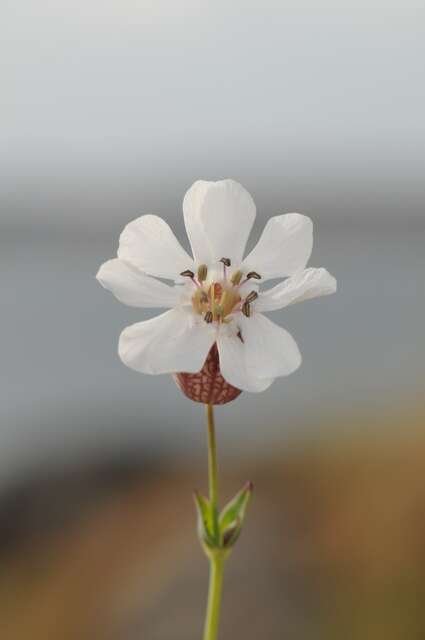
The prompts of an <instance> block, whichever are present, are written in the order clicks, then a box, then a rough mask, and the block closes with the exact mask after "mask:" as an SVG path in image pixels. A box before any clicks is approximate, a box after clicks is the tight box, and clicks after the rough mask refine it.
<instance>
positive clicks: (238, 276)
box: [230, 271, 243, 287]
mask: <svg viewBox="0 0 425 640" xmlns="http://www.w3.org/2000/svg"><path fill="white" fill-rule="evenodd" d="M242 278H243V273H242V271H235V273H234V274H233V275H232V277H231V278H230V282H231V283H232V284H233V286H235V287H237V286H238V285H239V284H240V283H241V280H242Z"/></svg>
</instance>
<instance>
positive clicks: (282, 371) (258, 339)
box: [239, 313, 301, 378]
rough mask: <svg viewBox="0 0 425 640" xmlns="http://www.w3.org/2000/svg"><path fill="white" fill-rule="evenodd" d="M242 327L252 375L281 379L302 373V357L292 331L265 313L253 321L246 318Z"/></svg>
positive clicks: (257, 315)
mask: <svg viewBox="0 0 425 640" xmlns="http://www.w3.org/2000/svg"><path fill="white" fill-rule="evenodd" d="M239 325H240V328H241V333H242V338H243V341H244V347H245V351H246V366H247V368H248V370H249V371H251V372H253V373H254V372H255V375H257V376H258V377H259V378H277V377H278V376H287V375H289V374H290V373H293V372H294V371H295V370H296V369H298V367H299V366H300V364H301V354H300V352H299V349H298V346H297V343H296V342H295V340H294V338H293V337H292V336H291V334H290V333H288V331H286V330H285V329H282V327H279V326H278V325H277V324H275V323H274V322H272V321H271V320H269V319H268V318H266V316H263V315H262V314H261V313H254V314H253V315H252V316H251V317H250V318H246V317H245V316H242V317H241V319H240V321H239Z"/></svg>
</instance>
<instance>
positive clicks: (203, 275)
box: [198, 264, 208, 282]
mask: <svg viewBox="0 0 425 640" xmlns="http://www.w3.org/2000/svg"><path fill="white" fill-rule="evenodd" d="M207 275H208V267H207V265H206V264H200V265H199V267H198V280H199V282H205V280H206V279H207Z"/></svg>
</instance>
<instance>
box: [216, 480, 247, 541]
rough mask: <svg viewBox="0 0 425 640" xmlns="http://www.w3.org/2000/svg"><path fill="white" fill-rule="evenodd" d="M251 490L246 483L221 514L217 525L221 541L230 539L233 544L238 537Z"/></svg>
mask: <svg viewBox="0 0 425 640" xmlns="http://www.w3.org/2000/svg"><path fill="white" fill-rule="evenodd" d="M252 490H253V485H252V483H251V482H247V483H246V485H245V486H244V487H243V488H242V489H241V490H240V491H239V492H238V493H237V494H236V495H235V497H234V498H233V499H232V500H231V501H230V502H229V503H228V504H227V505H226V506H225V507H224V509H223V511H222V512H221V514H220V520H219V523H220V531H221V533H222V536H223V541H225V540H226V539H227V540H229V539H231V540H232V544H234V543H235V542H236V539H237V538H238V537H239V535H240V532H241V529H242V524H243V521H244V518H245V513H246V509H247V507H248V504H249V501H250V499H251V495H252ZM234 535H236V539H235V540H233V538H234ZM225 546H228V545H225Z"/></svg>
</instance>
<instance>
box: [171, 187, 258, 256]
mask: <svg viewBox="0 0 425 640" xmlns="http://www.w3.org/2000/svg"><path fill="white" fill-rule="evenodd" d="M183 213H184V220H185V225H186V230H187V234H188V236H189V240H190V243H191V246H192V251H193V255H194V259H195V262H197V263H198V264H199V263H202V262H206V263H207V264H208V263H211V261H213V262H214V261H218V260H220V259H221V258H229V259H230V260H231V262H232V265H233V266H234V267H237V266H239V264H240V263H241V261H242V258H243V253H244V250H245V246H246V242H247V240H248V236H249V234H250V231H251V229H252V225H253V224H254V220H255V204H254V201H253V199H252V197H251V195H250V194H249V193H248V191H246V189H244V187H242V185H240V184H239V183H238V182H235V181H234V180H219V181H217V182H207V181H205V180H198V181H197V182H195V183H194V184H193V185H192V187H191V188H190V189H189V191H188V192H187V193H186V195H185V197H184V201H183Z"/></svg>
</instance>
